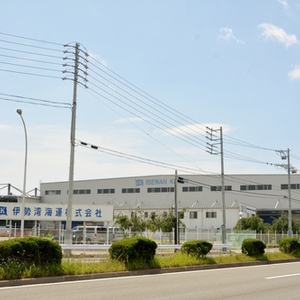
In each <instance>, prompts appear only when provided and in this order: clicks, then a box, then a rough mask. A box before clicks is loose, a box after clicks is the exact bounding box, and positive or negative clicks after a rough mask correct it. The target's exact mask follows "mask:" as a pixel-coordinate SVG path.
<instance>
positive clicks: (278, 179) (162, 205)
mask: <svg viewBox="0 0 300 300" xmlns="http://www.w3.org/2000/svg"><path fill="white" fill-rule="evenodd" d="M179 176H180V177H182V178H183V181H184V183H183V184H181V183H177V184H176V185H177V205H178V210H179V211H181V210H182V209H185V214H184V219H183V222H184V223H185V225H186V227H187V228H216V229H218V228H220V227H221V225H222V192H221V176H220V175H179ZM68 186H69V183H68V182H67V181H66V182H48V183H41V186H40V196H41V203H48V204H64V205H66V204H67V202H68ZM224 186H225V211H226V228H228V229H230V228H233V227H234V226H235V225H236V223H237V221H238V219H239V218H240V217H249V216H251V215H255V214H256V211H261V212H265V214H266V216H269V215H272V214H273V215H274V211H275V212H278V213H279V212H281V211H287V210H288V206H289V199H290V200H291V205H292V210H293V214H296V213H297V210H300V176H299V175H297V174H291V176H290V194H291V197H290V198H289V193H288V191H289V184H288V175H287V174H280V175H277V174H276V175H275V174H269V175H260V174H256V175H255V174H252V175H250V174H249V175H241V174H239V175H225V178H224ZM73 187H74V189H73V204H74V205H91V206H94V205H101V206H104V205H112V206H113V207H114V215H117V214H120V213H121V214H127V215H129V216H130V215H132V214H134V213H135V212H136V211H137V209H140V210H141V211H142V212H143V214H144V217H145V219H147V218H148V217H149V216H150V213H151V212H157V213H164V212H168V211H169V209H170V208H172V207H174V205H175V197H174V194H175V193H174V190H175V176H174V175H154V176H137V177H124V178H108V179H93V180H78V181H74V186H73ZM109 225H110V226H111V225H112V224H109Z"/></svg>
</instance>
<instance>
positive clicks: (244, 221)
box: [233, 216, 267, 233]
mask: <svg viewBox="0 0 300 300" xmlns="http://www.w3.org/2000/svg"><path fill="white" fill-rule="evenodd" d="M266 228H267V227H266V225H265V224H264V221H263V219H262V218H260V217H259V216H252V217H250V218H241V219H240V220H238V222H237V223H236V225H235V227H234V228H233V229H234V230H255V231H256V232H263V233H264V232H266Z"/></svg>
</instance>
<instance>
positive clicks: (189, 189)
mask: <svg viewBox="0 0 300 300" xmlns="http://www.w3.org/2000/svg"><path fill="white" fill-rule="evenodd" d="M182 191H183V192H202V186H184V187H182Z"/></svg>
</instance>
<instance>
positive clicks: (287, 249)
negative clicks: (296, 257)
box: [279, 237, 300, 254]
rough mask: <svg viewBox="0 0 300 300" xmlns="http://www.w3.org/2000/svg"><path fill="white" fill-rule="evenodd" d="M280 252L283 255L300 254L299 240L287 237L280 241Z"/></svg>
mask: <svg viewBox="0 0 300 300" xmlns="http://www.w3.org/2000/svg"><path fill="white" fill-rule="evenodd" d="M279 250H280V251H281V252H283V253H291V254H295V253H299V252H300V243H299V241H298V239H296V238H292V237H286V238H282V239H280V240H279Z"/></svg>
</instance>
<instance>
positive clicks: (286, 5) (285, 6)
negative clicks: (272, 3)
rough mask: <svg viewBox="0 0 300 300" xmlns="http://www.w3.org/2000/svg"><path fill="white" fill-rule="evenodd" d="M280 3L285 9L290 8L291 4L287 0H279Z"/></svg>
mask: <svg viewBox="0 0 300 300" xmlns="http://www.w3.org/2000/svg"><path fill="white" fill-rule="evenodd" d="M278 3H279V4H281V5H282V6H283V8H284V9H288V8H289V4H288V3H287V1H284V0H278Z"/></svg>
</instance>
